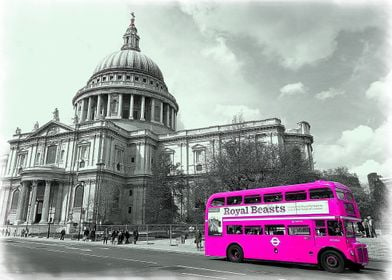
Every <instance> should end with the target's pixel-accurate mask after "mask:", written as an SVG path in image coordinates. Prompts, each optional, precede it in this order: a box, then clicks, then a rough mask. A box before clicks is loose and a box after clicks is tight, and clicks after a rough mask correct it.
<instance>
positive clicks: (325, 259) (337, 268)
mask: <svg viewBox="0 0 392 280" xmlns="http://www.w3.org/2000/svg"><path fill="white" fill-rule="evenodd" d="M320 264H321V266H322V268H324V269H325V270H326V271H329V272H334V273H341V272H343V271H344V268H345V264H344V258H343V257H342V255H341V254H340V253H338V252H336V251H332V250H329V251H325V252H323V253H322V254H321V257H320Z"/></svg>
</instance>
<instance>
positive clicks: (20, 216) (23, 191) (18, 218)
mask: <svg viewBox="0 0 392 280" xmlns="http://www.w3.org/2000/svg"><path fill="white" fill-rule="evenodd" d="M26 184H27V182H26V181H24V182H21V185H22V186H21V191H20V195H19V199H18V207H17V208H16V224H20V223H22V222H23V213H24V209H25V206H26V205H25V204H26V195H27V185H26Z"/></svg>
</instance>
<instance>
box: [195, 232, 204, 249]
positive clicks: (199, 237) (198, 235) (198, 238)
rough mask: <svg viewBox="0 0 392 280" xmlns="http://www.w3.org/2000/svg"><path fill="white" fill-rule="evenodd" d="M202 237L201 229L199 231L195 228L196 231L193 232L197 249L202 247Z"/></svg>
mask: <svg viewBox="0 0 392 280" xmlns="http://www.w3.org/2000/svg"><path fill="white" fill-rule="evenodd" d="M202 238H203V236H202V234H201V231H200V230H197V231H196V234H195V243H196V248H197V250H200V249H201V248H202V247H201V241H202Z"/></svg>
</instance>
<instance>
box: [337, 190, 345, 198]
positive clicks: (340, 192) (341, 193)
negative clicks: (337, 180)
mask: <svg viewBox="0 0 392 280" xmlns="http://www.w3.org/2000/svg"><path fill="white" fill-rule="evenodd" d="M336 195H337V196H338V198H339V199H345V197H344V191H342V190H338V189H336Z"/></svg>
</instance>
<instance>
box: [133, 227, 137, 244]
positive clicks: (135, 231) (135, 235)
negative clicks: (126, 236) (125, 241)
mask: <svg viewBox="0 0 392 280" xmlns="http://www.w3.org/2000/svg"><path fill="white" fill-rule="evenodd" d="M132 235H133V244H136V242H137V240H138V239H139V231H138V230H137V228H136V229H135V230H134V231H133V233H132Z"/></svg>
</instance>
